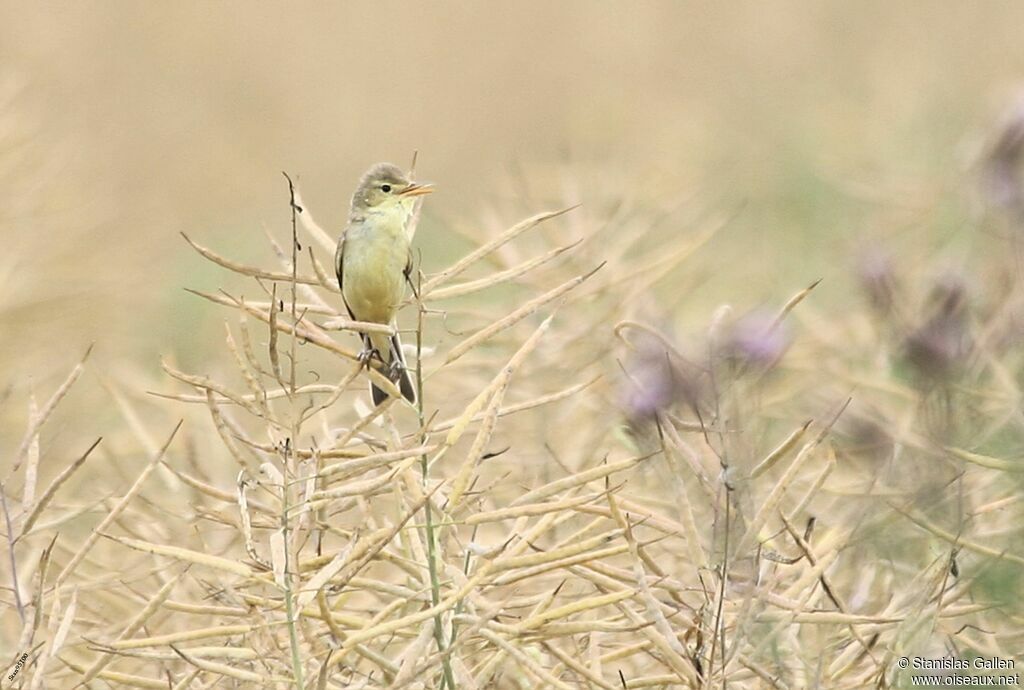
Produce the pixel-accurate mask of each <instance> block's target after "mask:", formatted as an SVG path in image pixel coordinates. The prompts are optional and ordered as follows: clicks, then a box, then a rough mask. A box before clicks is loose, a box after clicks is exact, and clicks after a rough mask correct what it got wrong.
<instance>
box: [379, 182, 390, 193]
mask: <svg viewBox="0 0 1024 690" xmlns="http://www.w3.org/2000/svg"><path fill="white" fill-rule="evenodd" d="M380 191H382V192H390V191H391V185H389V184H382V185H381V186H380Z"/></svg>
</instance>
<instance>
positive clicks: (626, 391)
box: [620, 333, 700, 427]
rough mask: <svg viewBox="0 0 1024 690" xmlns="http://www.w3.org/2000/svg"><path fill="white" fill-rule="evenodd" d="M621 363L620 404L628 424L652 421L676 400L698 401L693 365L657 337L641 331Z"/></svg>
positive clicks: (689, 402) (678, 401)
mask: <svg viewBox="0 0 1024 690" xmlns="http://www.w3.org/2000/svg"><path fill="white" fill-rule="evenodd" d="M634 340H635V349H634V350H633V352H632V353H631V354H630V356H629V358H628V359H627V360H626V363H625V370H626V381H625V382H624V385H623V387H622V390H621V393H620V406H621V407H622V409H623V412H624V413H625V415H626V419H627V421H628V422H629V423H630V425H631V426H634V427H635V426H637V425H639V424H641V423H643V422H649V421H653V420H654V419H656V418H657V416H658V414H659V413H661V412H665V411H667V410H668V409H669V408H671V407H672V406H673V405H675V404H677V403H680V402H682V403H685V404H688V405H690V406H691V407H695V406H696V405H697V404H698V399H699V392H700V381H699V372H698V371H697V368H696V367H695V366H694V365H691V364H688V363H686V362H682V361H680V360H679V358H678V356H677V355H676V354H675V353H674V352H672V351H670V349H669V348H668V347H667V346H666V345H665V344H664V343H662V342H661V341H659V340H658V338H656V337H654V336H653V335H651V334H649V333H641V334H640V335H639V336H637V337H636V338H635V339H634Z"/></svg>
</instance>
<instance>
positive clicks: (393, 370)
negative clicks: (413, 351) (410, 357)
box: [384, 357, 402, 381]
mask: <svg viewBox="0 0 1024 690" xmlns="http://www.w3.org/2000/svg"><path fill="white" fill-rule="evenodd" d="M384 373H385V375H386V376H387V377H388V379H389V380H391V381H397V380H398V377H399V375H401V373H402V363H401V362H400V361H399V360H398V358H397V357H396V358H395V359H393V360H391V364H389V365H388V367H387V370H386V371H385V372H384Z"/></svg>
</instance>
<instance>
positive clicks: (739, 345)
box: [721, 310, 789, 369]
mask: <svg viewBox="0 0 1024 690" xmlns="http://www.w3.org/2000/svg"><path fill="white" fill-rule="evenodd" d="M721 347H722V355H723V357H724V358H725V359H726V360H727V361H729V362H731V363H732V364H734V365H738V366H745V367H753V368H757V369H767V368H769V367H772V366H774V365H775V364H776V363H777V362H778V361H779V360H780V359H781V358H782V355H783V354H785V352H786V348H787V347H789V336H788V334H787V333H786V331H785V329H784V326H783V324H782V323H779V322H778V321H777V320H776V318H775V316H774V315H773V314H770V313H768V312H767V311H762V310H758V311H753V312H750V313H749V314H746V315H744V316H741V317H740V318H738V319H737V320H736V321H734V322H733V323H732V324H731V325H730V326H729V327H728V328H727V329H726V331H725V337H724V340H723V341H722V346H721Z"/></svg>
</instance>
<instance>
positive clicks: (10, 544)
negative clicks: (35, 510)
mask: <svg viewBox="0 0 1024 690" xmlns="http://www.w3.org/2000/svg"><path fill="white" fill-rule="evenodd" d="M0 505H2V506H3V510H4V523H5V524H6V526H7V551H8V553H9V554H10V559H11V588H12V589H13V590H14V603H15V604H17V606H18V617H19V618H21V624H22V625H24V624H25V605H24V604H23V603H22V601H21V587H20V586H19V585H18V559H17V557H16V556H15V555H14V526H13V525H12V524H11V513H10V511H9V510H7V490H6V489H5V488H4V485H3V484H0Z"/></svg>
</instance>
